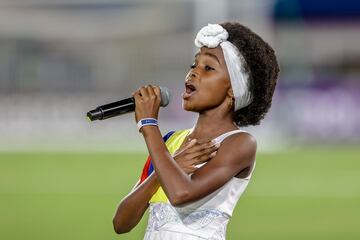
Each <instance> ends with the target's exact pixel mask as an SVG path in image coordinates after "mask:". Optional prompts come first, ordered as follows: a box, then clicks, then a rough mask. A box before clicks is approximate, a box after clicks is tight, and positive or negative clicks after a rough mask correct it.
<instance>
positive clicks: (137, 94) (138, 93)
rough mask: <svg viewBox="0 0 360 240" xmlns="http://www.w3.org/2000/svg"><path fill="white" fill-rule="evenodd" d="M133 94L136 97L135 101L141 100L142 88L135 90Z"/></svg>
mask: <svg viewBox="0 0 360 240" xmlns="http://www.w3.org/2000/svg"><path fill="white" fill-rule="evenodd" d="M132 96H133V97H134V99H135V102H138V101H140V100H141V93H140V89H139V90H137V91H135V92H133V93H132Z"/></svg>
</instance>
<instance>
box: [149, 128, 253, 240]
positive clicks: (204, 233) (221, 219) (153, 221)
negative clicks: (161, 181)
mask: <svg viewBox="0 0 360 240" xmlns="http://www.w3.org/2000/svg"><path fill="white" fill-rule="evenodd" d="M238 132H244V131H243V130H234V131H230V132H227V133H225V134H222V135H221V136H219V137H217V138H215V140H216V141H217V142H222V141H223V140H224V139H225V138H226V137H228V136H230V135H232V134H235V133H238ZM254 164H255V163H254ZM201 165H202V164H200V165H198V166H197V167H200V166H201ZM254 168H255V165H254V166H253V168H252V170H251V172H250V175H249V176H248V177H246V178H236V177H233V178H232V179H230V180H229V181H228V182H227V183H226V184H225V185H224V186H222V187H221V188H219V189H217V190H216V191H214V192H213V193H211V194H209V195H207V196H205V197H204V198H202V199H199V200H197V201H195V202H192V203H189V204H186V205H184V206H181V207H174V206H172V205H171V204H170V203H169V202H168V203H164V202H157V203H151V204H150V216H149V220H148V226H147V228H146V232H145V236H144V240H195V239H207V240H224V239H225V237H226V226H227V224H228V222H229V219H230V218H231V216H232V213H233V210H234V208H235V205H236V203H237V201H238V200H239V198H240V196H241V195H242V193H243V192H244V191H245V189H246V187H247V185H248V183H249V180H250V178H251V175H252V172H253V171H254Z"/></svg>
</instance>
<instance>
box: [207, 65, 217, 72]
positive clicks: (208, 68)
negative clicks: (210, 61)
mask: <svg viewBox="0 0 360 240" xmlns="http://www.w3.org/2000/svg"><path fill="white" fill-rule="evenodd" d="M205 70H206V71H210V70H215V69H214V68H212V67H210V66H208V65H206V66H205Z"/></svg>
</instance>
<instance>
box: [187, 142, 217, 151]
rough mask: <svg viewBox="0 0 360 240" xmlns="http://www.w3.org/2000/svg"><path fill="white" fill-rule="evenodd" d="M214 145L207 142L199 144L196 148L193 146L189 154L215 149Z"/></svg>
mask: <svg viewBox="0 0 360 240" xmlns="http://www.w3.org/2000/svg"><path fill="white" fill-rule="evenodd" d="M213 146H214V144H213V143H211V142H209V141H207V142H205V143H202V144H199V143H198V144H197V145H195V146H193V147H192V148H191V149H189V150H188V152H189V153H194V152H202V151H204V150H205V149H208V148H211V147H213Z"/></svg>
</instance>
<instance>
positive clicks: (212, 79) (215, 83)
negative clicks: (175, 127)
mask: <svg viewBox="0 0 360 240" xmlns="http://www.w3.org/2000/svg"><path fill="white" fill-rule="evenodd" d="M229 89H231V83H230V77H229V73H228V70H227V67H226V63H225V59H224V55H223V51H222V49H221V47H220V46H218V47H216V48H207V47H202V48H201V49H200V51H199V52H198V53H197V54H196V55H195V62H194V64H193V65H191V69H190V71H189V73H188V74H187V75H186V78H185V91H184V93H183V94H182V97H183V108H184V110H187V111H193V112H202V111H206V110H209V109H213V108H216V107H218V106H219V105H220V104H222V103H223V102H224V101H225V100H226V97H227V95H228V92H229Z"/></svg>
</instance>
